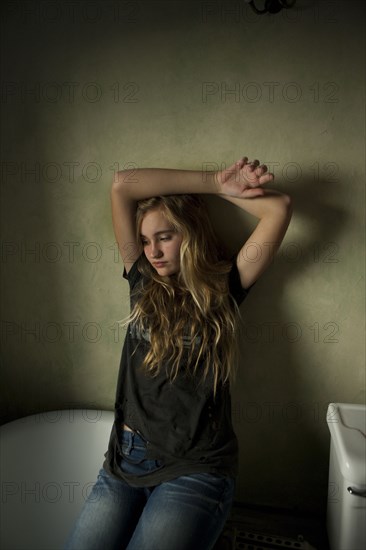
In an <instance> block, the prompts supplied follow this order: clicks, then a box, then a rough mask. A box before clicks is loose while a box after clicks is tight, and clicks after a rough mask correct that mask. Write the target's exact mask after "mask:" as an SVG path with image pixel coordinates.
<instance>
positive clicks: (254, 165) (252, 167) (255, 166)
mask: <svg viewBox="0 0 366 550" xmlns="http://www.w3.org/2000/svg"><path fill="white" fill-rule="evenodd" d="M249 164H250V167H251V170H255V169H256V168H257V166H259V160H257V159H255V160H253V161H252V162H250V163H249Z"/></svg>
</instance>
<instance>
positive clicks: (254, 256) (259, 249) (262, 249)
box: [217, 159, 292, 288]
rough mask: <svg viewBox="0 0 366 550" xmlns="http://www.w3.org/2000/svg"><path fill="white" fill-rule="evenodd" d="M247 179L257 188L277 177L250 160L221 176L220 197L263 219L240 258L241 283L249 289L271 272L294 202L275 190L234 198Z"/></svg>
mask: <svg viewBox="0 0 366 550" xmlns="http://www.w3.org/2000/svg"><path fill="white" fill-rule="evenodd" d="M245 173H246V174H247V175H246V176H245ZM244 177H247V178H249V179H251V180H252V184H253V185H255V184H256V183H260V180H261V179H262V180H263V178H267V181H272V180H273V179H274V176H273V174H269V173H267V167H266V166H259V161H257V160H256V161H254V162H253V163H250V164H247V162H246V159H242V161H239V162H238V163H235V164H234V165H233V166H231V167H230V168H229V169H227V170H224V171H222V172H220V173H218V174H217V181H218V182H219V184H220V186H221V192H220V193H219V194H220V196H221V197H222V198H223V199H225V200H228V201H229V202H232V203H233V204H235V205H236V206H239V208H241V209H242V210H245V211H246V212H248V213H249V214H251V215H252V216H255V217H256V218H259V220H260V221H259V223H258V225H257V226H256V228H255V229H254V231H253V232H252V234H251V235H250V237H249V239H248V240H247V241H246V242H245V243H244V245H243V247H242V248H241V250H240V251H239V253H238V255H237V266H238V270H239V273H240V279H241V284H242V286H243V288H248V287H249V286H251V285H252V284H254V283H255V281H256V280H257V279H258V278H259V277H260V275H262V273H263V272H264V271H265V270H266V269H267V267H268V266H269V265H270V263H271V262H272V260H273V258H274V255H275V254H276V252H277V250H278V248H279V247H280V245H281V242H282V240H283V238H284V236H285V234H286V231H287V228H288V225H289V223H290V220H291V216H292V202H291V198H290V197H289V195H286V194H284V193H280V192H279V191H275V190H274V189H261V191H262V194H261V195H259V194H258V195H257V196H254V197H252V198H245V197H244V196H243V195H242V196H241V197H240V196H233V194H235V193H236V192H237V190H238V185H237V182H239V181H240V180H241V179H242V178H244ZM230 193H232V194H230Z"/></svg>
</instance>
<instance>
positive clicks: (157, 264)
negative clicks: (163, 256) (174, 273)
mask: <svg viewBox="0 0 366 550" xmlns="http://www.w3.org/2000/svg"><path fill="white" fill-rule="evenodd" d="M165 264H166V262H156V263H154V264H153V265H154V267H163V266H164V265H165Z"/></svg>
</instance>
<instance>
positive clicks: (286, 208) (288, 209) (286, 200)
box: [281, 193, 293, 219]
mask: <svg viewBox="0 0 366 550" xmlns="http://www.w3.org/2000/svg"><path fill="white" fill-rule="evenodd" d="M281 206H282V210H283V213H284V214H285V215H286V216H287V217H288V218H289V219H290V218H291V216H292V212H293V203H292V199H291V197H290V195H286V194H285V193H284V194H283V195H282V201H281Z"/></svg>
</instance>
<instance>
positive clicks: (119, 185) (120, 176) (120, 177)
mask: <svg viewBox="0 0 366 550" xmlns="http://www.w3.org/2000/svg"><path fill="white" fill-rule="evenodd" d="M126 176H127V172H126V171H125V170H118V171H117V172H114V176H113V181H112V187H111V193H113V192H116V191H118V192H121V191H122V190H123V189H125V188H126V180H127V177H126Z"/></svg>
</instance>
